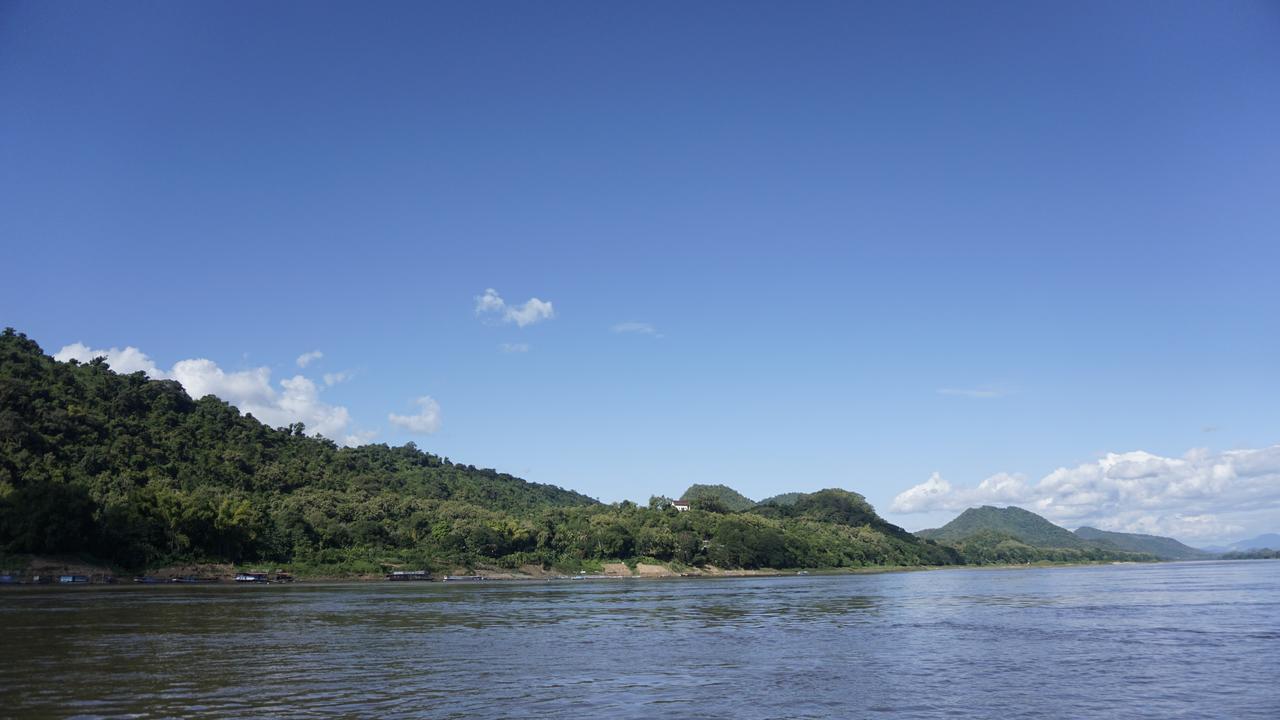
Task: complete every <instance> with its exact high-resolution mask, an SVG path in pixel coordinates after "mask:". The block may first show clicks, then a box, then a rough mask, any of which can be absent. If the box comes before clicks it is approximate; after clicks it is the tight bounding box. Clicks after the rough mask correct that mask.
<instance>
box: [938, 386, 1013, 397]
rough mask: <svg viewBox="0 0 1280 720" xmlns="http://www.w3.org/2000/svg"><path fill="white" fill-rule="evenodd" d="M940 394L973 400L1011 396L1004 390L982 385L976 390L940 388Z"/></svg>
mask: <svg viewBox="0 0 1280 720" xmlns="http://www.w3.org/2000/svg"><path fill="white" fill-rule="evenodd" d="M938 394H939V395H949V396H951V397H963V398H969V399H971V400H987V399H990V398H998V397H1004V396H1005V395H1008V394H1009V391H1008V390H1006V389H1004V388H997V387H991V386H990V385H981V386H979V387H974V388H938Z"/></svg>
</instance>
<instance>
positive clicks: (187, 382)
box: [54, 343, 351, 442]
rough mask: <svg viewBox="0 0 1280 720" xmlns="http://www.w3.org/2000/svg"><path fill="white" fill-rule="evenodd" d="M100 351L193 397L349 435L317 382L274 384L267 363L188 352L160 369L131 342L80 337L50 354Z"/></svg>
mask: <svg viewBox="0 0 1280 720" xmlns="http://www.w3.org/2000/svg"><path fill="white" fill-rule="evenodd" d="M100 356H105V357H106V358H107V364H108V365H109V366H110V367H111V369H112V370H115V371H116V372H123V373H129V372H136V371H138V370H142V371H144V372H146V373H147V375H149V376H150V377H152V378H154V379H157V380H159V379H172V380H177V381H178V382H179V383H181V384H182V387H183V389H184V390H186V391H187V394H188V395H190V396H191V397H193V398H196V399H199V398H202V397H204V396H205V395H214V396H216V397H218V398H220V399H222V400H225V401H226V402H228V403H230V404H231V405H234V406H236V407H237V408H239V409H240V411H241V412H243V413H248V414H252V415H253V416H254V417H255V418H257V419H258V420H261V421H262V422H264V423H266V424H268V425H271V426H273V427H280V426H283V425H289V424H291V423H296V422H300V423H303V424H304V425H306V427H307V432H308V433H310V434H314V433H319V434H321V435H323V436H325V437H327V438H330V439H332V440H335V441H338V442H346V441H347V440H348V438H349V437H350V436H349V434H348V429H349V427H350V425H351V415H350V413H349V412H348V411H347V409H346V408H345V407H342V406H340V405H330V404H328V403H325V402H324V401H323V400H321V398H320V390H319V388H317V387H316V384H315V383H314V382H312V381H311V380H309V379H308V378H306V377H304V376H302V375H295V376H293V377H291V378H286V379H284V380H281V381H280V383H279V385H278V386H276V385H273V384H272V382H271V368H268V367H257V368H250V369H248V370H238V371H234V372H226V371H224V370H223V369H222V368H221V367H219V366H218V364H217V363H215V362H214V361H212V360H208V359H205V358H193V359H189V360H179V361H178V362H176V363H174V365H173V368H172V369H170V370H169V372H164V371H163V370H160V369H158V368H157V367H156V365H155V363H154V362H152V361H151V359H150V358H149V357H147V355H146V354H145V353H143V352H142V351H141V350H138V349H137V348H134V347H126V348H125V349H124V350H119V349H116V348H111V349H109V350H93V349H91V348H89V347H87V346H86V345H84V344H83V343H74V344H72V345H67V346H66V347H64V348H62V349H61V350H59V351H58V352H57V353H54V358H55V359H57V360H61V361H66V360H71V359H75V360H79V361H81V362H87V361H89V360H92V359H93V358H95V357H100ZM304 357H305V356H304ZM299 360H301V358H299ZM327 384H332V383H327Z"/></svg>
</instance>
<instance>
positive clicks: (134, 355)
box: [53, 343, 166, 380]
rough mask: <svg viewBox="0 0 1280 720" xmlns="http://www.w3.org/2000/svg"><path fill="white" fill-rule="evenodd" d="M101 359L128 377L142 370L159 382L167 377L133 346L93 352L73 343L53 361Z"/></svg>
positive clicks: (82, 344)
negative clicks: (104, 359)
mask: <svg viewBox="0 0 1280 720" xmlns="http://www.w3.org/2000/svg"><path fill="white" fill-rule="evenodd" d="M99 357H105V358H106V359H107V365H108V366H110V367H111V369H112V370H115V371H116V372H118V373H123V374H125V375H128V374H130V373H135V372H138V371H139V370H141V371H142V372H145V373H146V374H147V375H149V376H150V377H153V378H155V379H157V380H160V379H163V378H165V377H166V376H165V374H164V372H162V371H160V370H158V369H157V368H156V364H155V363H154V362H152V361H151V358H149V357H147V354H146V353H144V352H142V351H141V350H139V349H138V348H136V347H133V346H132V345H130V346H129V347H126V348H125V349H123V350H121V349H120V348H114V347H113V348H110V349H108V350H93V349H91V348H90V347H89V346H88V345H85V344H84V343H72V344H71V345H67V346H65V347H63V348H62V349H61V350H59V351H58V352H56V353H54V354H53V359H54V360H57V361H59V362H66V361H68V360H78V361H80V362H82V363H87V362H89V361H90V360H93V359H94V358H99Z"/></svg>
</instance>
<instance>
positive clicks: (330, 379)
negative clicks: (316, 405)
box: [323, 372, 351, 387]
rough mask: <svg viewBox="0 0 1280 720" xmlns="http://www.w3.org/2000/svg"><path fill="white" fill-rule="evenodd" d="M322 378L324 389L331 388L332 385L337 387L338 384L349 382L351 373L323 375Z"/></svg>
mask: <svg viewBox="0 0 1280 720" xmlns="http://www.w3.org/2000/svg"><path fill="white" fill-rule="evenodd" d="M323 377H324V384H325V387H333V386H334V385H337V384H338V383H344V382H346V381H348V380H350V379H351V373H349V372H332V373H325V374H324V375H323Z"/></svg>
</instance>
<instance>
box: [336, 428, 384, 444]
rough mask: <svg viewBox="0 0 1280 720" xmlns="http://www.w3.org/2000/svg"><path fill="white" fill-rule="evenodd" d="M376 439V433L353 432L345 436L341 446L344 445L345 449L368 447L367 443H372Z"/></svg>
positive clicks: (367, 431) (365, 431)
mask: <svg viewBox="0 0 1280 720" xmlns="http://www.w3.org/2000/svg"><path fill="white" fill-rule="evenodd" d="M376 437H378V433H377V431H375V430H363V431H360V432H354V433H351V434H350V435H347V436H346V437H345V438H343V439H342V444H343V445H346V446H347V447H357V446H360V445H368V444H369V443H371V442H373V440H374V438H376Z"/></svg>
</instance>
